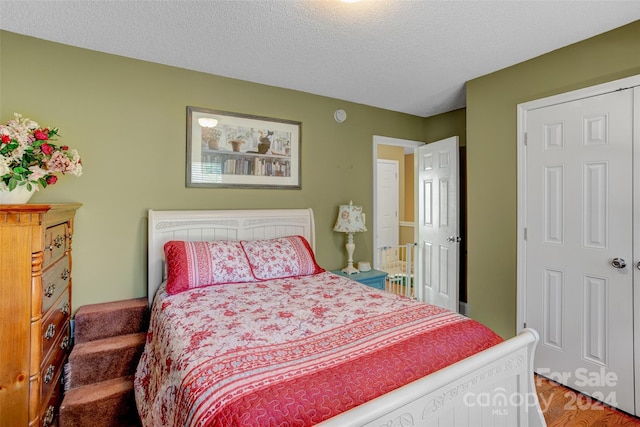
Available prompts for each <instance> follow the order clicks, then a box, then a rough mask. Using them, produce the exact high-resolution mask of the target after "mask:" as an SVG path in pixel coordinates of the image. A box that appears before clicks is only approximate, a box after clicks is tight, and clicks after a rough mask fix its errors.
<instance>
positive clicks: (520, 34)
mask: <svg viewBox="0 0 640 427" xmlns="http://www.w3.org/2000/svg"><path fill="white" fill-rule="evenodd" d="M638 19H640V0H626V1H615V0H570V1H557V0H556V1H540V0H539V1H528V0H527V1H525V0H511V1H471V0H467V1H453V0H449V1H435V0H431V1H427V0H423V1H410V0H386V1H382V0H362V1H360V2H359V3H351V4H348V3H341V2H339V1H338V0H322V1H320V0H316V1H309V0H306V1H303V0H295V1H294V0H286V1H282V0H262V1H257V0H254V1H221V0H213V1H211V0H210V1H202V0H201V1H192V0H173V1H160V0H137V1H122V0H115V1H106V0H85V1H69V0H46V1H30V0H0V28H2V29H4V30H7V31H12V32H15V33H19V34H24V35H29V36H34V37H38V38H41V39H46V40H51V41H56V42H60V43H64V44H68V45H72V46H78V47H83V48H87V49H92V50H97V51H102V52H108V53H113V54H117V55H122V56H126V57H131V58H138V59H142V60H146V61H152V62H157V63H161V64H167V65H172V66H177V67H181V68H186V69H191V70H197V71H203V72H207V73H211V74H217V75H221V76H227V77H233V78H238V79H242V80H248V81H253V82H258V83H263V84H267V85H272V86H277V87H283V88H290V89H295V90H300V91H304V92H309V93H313V94H318V95H325V96H329V97H333V98H338V99H343V100H347V101H353V102H357V103H361V104H367V105H371V106H376V107H381V108H385V109H388V110H393V111H399V112H404V113H409V114H414V115H418V116H422V117H427V116H431V115H434V114H438V113H443V112H446V111H451V110H454V109H457V108H461V107H463V106H464V105H465V96H464V83H465V82H466V81H468V80H471V79H473V78H475V77H478V76H482V75H485V74H488V73H491V72H493V71H497V70H499V69H502V68H504V67H508V66H510V65H513V64H516V63H518V62H522V61H524V60H527V59H530V58H533V57H536V56H538V55H541V54H544V53H546V52H549V51H552V50H555V49H558V48H560V47H563V46H566V45H569V44H572V43H574V42H577V41H580V40H583V39H586V38H589V37H591V36H594V35H597V34H600V33H603V32H606V31H608V30H611V29H613V28H616V27H619V26H622V25H624V24H627V23H629V22H632V21H635V20H638ZM639 46H640V40H639ZM639 54H640V47H639Z"/></svg>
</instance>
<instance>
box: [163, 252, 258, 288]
mask: <svg viewBox="0 0 640 427" xmlns="http://www.w3.org/2000/svg"><path fill="white" fill-rule="evenodd" d="M164 256H165V260H166V262H167V285H166V287H167V292H168V293H169V294H172V295H173V294H177V293H179V292H184V291H186V290H189V289H193V288H200V287H203V286H210V285H222V284H226V283H241V282H255V281H256V280H255V278H254V277H253V275H252V274H251V268H250V267H249V263H248V261H247V257H246V256H245V254H244V250H243V249H242V244H241V243H240V242H236V241H226V240H224V241H223V240H220V241H212V242H186V241H177V240H172V241H169V242H167V243H165V245H164Z"/></svg>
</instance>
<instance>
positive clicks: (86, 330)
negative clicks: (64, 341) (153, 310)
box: [74, 298, 149, 344]
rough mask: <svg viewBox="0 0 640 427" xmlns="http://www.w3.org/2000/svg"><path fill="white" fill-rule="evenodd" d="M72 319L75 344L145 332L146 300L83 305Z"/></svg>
mask: <svg viewBox="0 0 640 427" xmlns="http://www.w3.org/2000/svg"><path fill="white" fill-rule="evenodd" d="M74 319H75V333H74V334H75V335H74V340H75V343H76V344H78V343H84V342H88V341H93V340H98V339H102V338H109V337H114V336H117V335H126V334H132V333H136V332H142V331H147V329H148V327H149V306H148V301H147V298H135V299H128V300H121V301H113V302H105V303H99V304H88V305H83V306H82V307H80V308H79V309H78V311H77V312H76V315H75V317H74Z"/></svg>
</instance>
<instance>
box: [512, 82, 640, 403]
mask: <svg viewBox="0 0 640 427" xmlns="http://www.w3.org/2000/svg"><path fill="white" fill-rule="evenodd" d="M638 85H640V75H636V76H631V77H626V78H623V79H619V80H614V81H611V82H606V83H602V84H599V85H595V86H590V87H586V88H582V89H577V90H574V91H570V92H565V93H561V94H558V95H552V96H549V97H546V98H541V99H536V100H534V101H529V102H525V103H522V104H518V105H517V140H516V141H517V162H518V167H517V169H518V171H517V180H518V187H517V191H518V197H517V210H518V213H517V235H518V244H517V254H518V255H517V266H516V267H517V281H516V293H517V306H516V322H517V323H516V333H519V332H520V331H521V330H522V329H524V328H525V321H526V318H527V313H526V261H527V256H526V255H527V254H526V244H525V233H526V226H527V224H526V220H527V217H526V213H527V211H526V209H527V206H526V187H527V186H526V177H527V173H526V172H527V170H526V165H527V155H526V149H525V146H526V132H525V131H526V129H527V123H526V117H527V112H528V111H530V110H535V109H538V108H544V107H548V106H551V105H555V104H560V103H565V102H571V101H576V100H578V99H582V98H588V97H592V96H598V95H603V94H605V93H609V92H613V91H616V90H618V89H626V88H630V87H633V86H638ZM636 103H638V100H636ZM639 133H640V129H635V130H634V138H635V141H634V145H635V144H637V143H638V138H639V137H638V134H639ZM636 146H638V145H636ZM635 156H636V160H637V159H638V157H637V156H638V154H635ZM634 187H637V186H634ZM635 249H637V248H636V247H634V250H635ZM636 257H637V255H636ZM634 264H635V262H634ZM633 270H634V274H635V273H636V271H638V270H637V269H633ZM636 308H640V295H638V292H634V310H635V309H636ZM638 313H640V311H638ZM639 318H640V316H634V323H635V324H634V335H635V336H634V342H635V345H636V346H638V345H640V330H639V328H640V319H639ZM636 331H637V332H636ZM636 348H639V347H636ZM638 356H640V355H637V357H638ZM636 366H637V364H636ZM636 369H638V368H636ZM636 393H637V391H636Z"/></svg>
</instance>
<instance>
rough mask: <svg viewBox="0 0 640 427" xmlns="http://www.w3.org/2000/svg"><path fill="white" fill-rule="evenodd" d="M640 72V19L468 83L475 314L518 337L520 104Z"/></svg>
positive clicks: (470, 239)
mask: <svg viewBox="0 0 640 427" xmlns="http://www.w3.org/2000/svg"><path fill="white" fill-rule="evenodd" d="M636 74H640V21H636V22H634V23H631V24H629V25H626V26H624V27H620V28H618V29H615V30H613V31H610V32H608V33H605V34H601V35H599V36H597V37H594V38H591V39H588V40H585V41H582V42H580V43H576V44H574V45H571V46H568V47H565V48H562V49H559V50H556V51H553V52H551V53H548V54H545V55H543V56H540V57H537V58H534V59H531V60H529V61H526V62H523V63H521V64H518V65H515V66H513V67H509V68H506V69H504V70H501V71H498V72H495V73H493V74H489V75H486V76H483V77H480V78H477V79H475V80H472V81H469V82H467V111H466V115H467V160H468V166H467V174H468V177H467V185H468V215H469V216H468V233H469V234H468V245H469V246H468V254H469V259H468V268H469V272H468V276H467V278H468V292H469V295H468V298H469V307H470V310H471V311H470V314H471V316H472V317H474V318H475V319H477V320H480V321H481V322H483V323H485V324H486V325H488V326H489V327H491V328H493V329H494V330H495V331H496V332H498V333H499V334H501V335H502V336H503V337H510V336H512V335H514V334H515V332H516V263H517V255H516V246H517V182H516V172H517V149H516V133H517V129H516V116H517V115H516V106H517V104H519V103H523V102H526V101H531V100H534V99H539V98H543V97H547V96H551V95H554V94H558V93H563V92H567V91H571V90H575V89H579V88H584V87H588V86H593V85H595V84H599V83H604V82H607V81H611V80H616V79H620V78H623V77H628V76H632V75H636Z"/></svg>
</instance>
